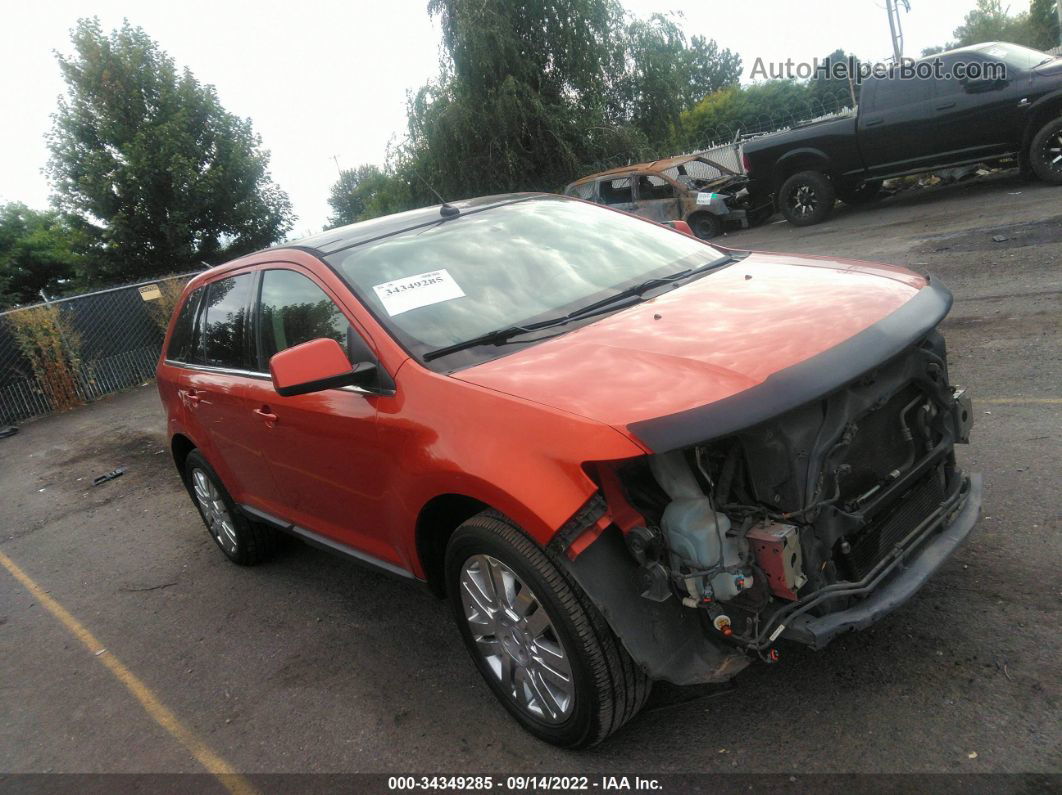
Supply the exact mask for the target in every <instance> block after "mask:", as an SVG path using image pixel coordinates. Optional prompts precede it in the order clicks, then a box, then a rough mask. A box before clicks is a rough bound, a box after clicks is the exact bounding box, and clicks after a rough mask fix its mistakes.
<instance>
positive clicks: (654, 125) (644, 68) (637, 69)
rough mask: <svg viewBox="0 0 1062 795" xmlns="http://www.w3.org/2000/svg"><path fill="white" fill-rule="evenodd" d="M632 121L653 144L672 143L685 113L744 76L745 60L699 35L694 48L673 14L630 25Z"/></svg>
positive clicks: (627, 85) (627, 80)
mask: <svg viewBox="0 0 1062 795" xmlns="http://www.w3.org/2000/svg"><path fill="white" fill-rule="evenodd" d="M625 38H626V41H627V53H626V60H627V72H626V77H625V81H624V82H625V93H626V97H625V99H626V100H627V103H628V110H627V116H628V118H629V120H630V122H631V123H632V124H633V125H634V126H635V127H636V128H637V129H638V130H640V131H641V132H642V133H643V134H644V136H645V137H646V139H647V140H648V141H649V142H650V143H651V144H653V145H657V146H659V145H661V144H663V143H665V142H667V141H669V140H670V139H671V138H672V135H673V131H674V129H675V127H676V125H677V124H678V121H679V115H680V114H681V113H682V111H684V110H686V109H687V108H689V107H691V106H692V105H693V104H694V103H695V102H697V100H699V99H701V98H702V97H704V96H705V95H707V94H711V93H712V92H713V91H717V90H719V89H721V88H723V87H725V86H728V85H734V84H736V83H737V82H738V78H739V77H740V76H741V57H740V56H738V55H735V54H734V53H732V52H730V51H729V50H722V51H720V50H719V46H718V45H717V44H716V43H715V42H714V41H708V40H706V39H705V38H704V37H703V36H695V37H694V39H693V42H692V46H690V45H688V44H687V42H686V36H685V34H684V33H683V32H682V29H681V28H680V27H679V25H678V20H677V18H676V17H675V16H674V15H669V14H653V15H652V16H651V17H649V19H647V20H640V19H635V20H633V21H632V22H631V23H630V24H629V25H628V26H627V32H626V36H625Z"/></svg>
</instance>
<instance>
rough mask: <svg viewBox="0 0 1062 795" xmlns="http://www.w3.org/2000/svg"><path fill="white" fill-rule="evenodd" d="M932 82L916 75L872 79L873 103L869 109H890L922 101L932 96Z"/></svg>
mask: <svg viewBox="0 0 1062 795" xmlns="http://www.w3.org/2000/svg"><path fill="white" fill-rule="evenodd" d="M934 82H935V81H933V80H923V79H921V78H917V77H915V78H907V79H903V78H900V77H892V78H880V79H877V80H875V81H874V83H875V84H874V103H873V107H872V108H871V110H890V109H892V108H898V107H902V106H904V105H913V104H914V103H916V102H924V101H925V100H927V99H930V98H931V97H932V96H933V83H934Z"/></svg>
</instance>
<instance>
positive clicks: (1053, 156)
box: [1029, 119, 1062, 185]
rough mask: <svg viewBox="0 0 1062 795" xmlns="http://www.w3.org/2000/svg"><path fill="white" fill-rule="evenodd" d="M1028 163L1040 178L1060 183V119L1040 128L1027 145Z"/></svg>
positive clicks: (1061, 164) (1061, 121) (1061, 168)
mask: <svg viewBox="0 0 1062 795" xmlns="http://www.w3.org/2000/svg"><path fill="white" fill-rule="evenodd" d="M1029 165H1031V166H1032V170H1033V171H1034V172H1035V173H1036V176H1038V177H1039V178H1040V179H1042V180H1043V181H1044V182H1049V183H1051V184H1052V185H1062V119H1055V120H1054V121H1049V122H1048V123H1047V124H1045V125H1044V126H1043V127H1041V128H1040V132H1038V133H1036V136H1035V137H1034V138H1033V140H1032V145H1031V146H1030V147H1029Z"/></svg>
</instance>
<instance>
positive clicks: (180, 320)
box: [166, 287, 206, 362]
mask: <svg viewBox="0 0 1062 795" xmlns="http://www.w3.org/2000/svg"><path fill="white" fill-rule="evenodd" d="M204 292H206V288H205V287H197V288H195V289H194V290H192V292H191V293H189V294H188V298H187V299H186V300H185V302H184V305H183V306H182V307H181V311H180V314H178V315H177V322H176V323H174V325H173V334H172V335H170V345H169V347H168V348H167V349H166V358H167V359H169V360H171V361H174V362H187V361H189V358H190V357H191V353H192V346H193V345H194V337H195V333H194V332H195V328H194V326H195V318H196V314H197V312H198V311H199V302H200V301H201V300H202V298H203V293H204Z"/></svg>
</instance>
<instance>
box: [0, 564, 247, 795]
mask: <svg viewBox="0 0 1062 795" xmlns="http://www.w3.org/2000/svg"><path fill="white" fill-rule="evenodd" d="M0 565H3V567H4V568H5V569H7V570H8V571H9V572H10V573H11V576H12V577H14V578H15V579H16V580H18V581H19V582H20V583H22V584H23V585H24V586H25V587H26V590H27V591H29V592H30V593H31V594H33V596H34V598H36V599H37V601H38V602H40V603H41V604H42V605H44V607H45V608H46V609H47V610H48V612H49V613H51V614H52V615H53V616H55V617H56V618H57V619H59V622H60V623H61V624H62V625H63V626H64V627H66V628H67V630H69V632H70V634H71V635H73V636H74V637H76V638H77V639H78V640H79V641H81V645H82V646H84V647H85V648H86V649H88V650H89V651H90V652H92V654H93V655H94V656H95V657H96V659H97V660H99V661H100V662H102V663H103V664H104V665H105V666H106V667H107V669H108V670H109V671H110V672H111V673H112V674H114V678H115V679H117V680H118V681H119V682H121V683H122V684H123V685H125V687H126V689H127V690H128V691H129V692H130V693H132V694H133V696H134V697H135V698H136V700H137V701H139V702H140V706H142V707H143V708H144V711H145V712H147V714H148V715H150V716H151V717H152V718H153V719H154V720H155V722H156V723H157V724H159V726H161V727H162V728H163V729H165V730H166V731H167V732H169V733H170V735H171V736H172V737H173V738H174V739H175V740H177V742H179V743H180V744H181V745H183V746H184V747H185V748H187V749H188V751H189V752H190V753H191V754H192V756H194V757H195V758H196V760H198V762H199V764H201V765H202V766H203V767H205V768H206V769H207V770H208V771H210V773H212V774H213V775H214V776H215V777H216V778H217V779H218V781H220V782H221V784H222V785H223V786H224V787H225V788H226V789H227V790H229V792H232V793H233V795H253V794H254V793H257V790H256V789H255V788H254V787H253V786H252V785H251V783H250V782H249V781H248V780H247V779H246V778H244V777H243V776H242V775H240V774H239V773H238V772H236V769H235V768H233V766H232V765H230V764H229V763H228V762H226V761H225V760H224V759H222V758H221V757H220V756H218V755H217V754H216V753H214V752H213V751H212V750H211V749H210V747H209V746H208V745H207V744H206V743H204V742H203V741H202V740H200V739H199V738H198V737H197V736H196V735H195V734H193V733H192V731H190V730H189V729H188V728H186V727H185V726H184V724H183V723H181V722H180V721H179V720H177V716H176V715H174V714H173V713H172V712H171V711H170V710H169V709H168V708H167V707H166V706H165V705H164V704H163V703H162V702H161V701H159V699H158V697H157V696H156V695H155V694H154V693H153V692H152V691H151V688H149V687H148V686H147V685H145V684H144V683H143V682H141V681H140V679H139V678H138V677H137V675H136V674H134V673H133V672H132V671H130V670H129V669H128V668H126V667H125V665H123V664H122V662H121V661H120V660H119V659H118V658H117V657H115V656H114V655H113V654H111V653H110V652H108V651H107V650H106V649H105V648H104V646H103V644H102V643H100V642H99V641H98V640H97V639H96V636H95V635H93V634H92V633H91V632H89V631H88V630H87V629H85V627H84V626H82V625H81V623H80V622H79V621H78V620H77V619H76V618H74V617H73V616H72V615H70V613H69V612H68V611H67V609H66V608H65V607H63V606H62V605H61V604H59V603H58V602H57V601H55V599H53V598H52V597H51V596H49V595H48V594H47V593H46V592H45V591H44V589H42V588H41V587H40V586H39V585H37V583H36V582H34V581H33V580H32V579H31V578H30V576H29V575H28V574H26V572H24V571H23V570H22V569H20V568H19V567H18V565H16V564H15V562H14V561H13V560H11V558H9V557H8V556H7V555H5V554H4V553H3V552H0Z"/></svg>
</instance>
